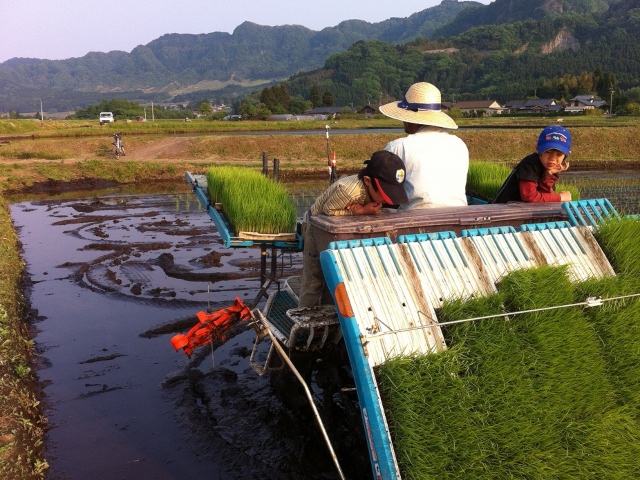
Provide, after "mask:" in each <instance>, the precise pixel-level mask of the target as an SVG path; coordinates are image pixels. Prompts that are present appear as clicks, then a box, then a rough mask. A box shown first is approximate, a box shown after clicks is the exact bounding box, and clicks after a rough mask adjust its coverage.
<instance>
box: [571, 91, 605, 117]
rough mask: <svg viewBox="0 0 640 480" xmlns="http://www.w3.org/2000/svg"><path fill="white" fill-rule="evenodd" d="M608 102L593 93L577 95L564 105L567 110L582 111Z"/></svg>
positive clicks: (572, 111)
mask: <svg viewBox="0 0 640 480" xmlns="http://www.w3.org/2000/svg"><path fill="white" fill-rule="evenodd" d="M605 103H606V102H605V101H604V100H601V99H599V98H598V97H595V96H593V95H576V96H575V97H573V98H572V99H571V100H570V101H569V103H567V105H566V106H565V107H564V111H565V112H571V113H582V112H584V111H585V110H593V109H594V108H600V107H602V106H603V105H604V104H605Z"/></svg>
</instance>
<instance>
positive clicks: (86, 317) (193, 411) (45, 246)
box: [12, 194, 337, 480]
mask: <svg viewBox="0 0 640 480" xmlns="http://www.w3.org/2000/svg"><path fill="white" fill-rule="evenodd" d="M12 217H13V219H14V222H15V225H16V227H17V228H18V231H19V235H20V239H21V242H22V244H23V248H24V252H23V255H24V257H23V258H24V260H25V261H26V264H27V272H28V275H29V278H30V286H29V289H28V295H29V298H30V302H31V306H32V309H33V315H34V318H35V319H36V321H35V327H36V329H37V333H36V336H35V341H36V345H37V349H38V351H39V353H40V363H41V369H40V371H39V376H40V379H41V381H42V382H44V384H45V385H46V387H45V389H44V392H45V397H46V398H45V403H46V407H47V417H48V418H49V421H50V427H51V429H50V430H49V432H48V435H47V439H46V449H45V451H46V458H47V461H48V462H49V464H50V465H51V468H50V471H49V474H48V477H47V478H49V479H78V480H85V479H93V480H101V479H104V480H112V479H147V478H148V479H158V480H160V479H185V478H212V479H218V478H219V479H240V478H242V479H245V478H247V479H249V478H256V479H258V478H281V479H287V478H292V479H293V478H309V479H314V478H329V479H330V478H337V475H336V473H335V471H336V470H335V468H334V466H333V462H332V460H331V458H330V457H329V455H328V454H327V449H326V448H325V446H324V444H323V443H322V438H321V436H320V434H319V431H318V429H317V428H316V425H315V423H314V421H313V419H312V418H309V416H308V412H304V411H303V412H302V415H300V414H299V413H300V412H295V411H293V410H292V409H291V408H290V407H289V406H285V405H284V404H283V403H282V401H281V397H279V396H278V395H274V392H273V389H272V386H271V385H270V382H269V380H268V379H267V378H266V377H260V376H258V375H257V374H256V373H255V372H254V371H253V370H252V369H251V368H250V366H249V362H248V355H249V353H250V350H251V347H252V341H253V338H254V337H255V335H254V334H253V333H252V331H251V330H243V332H244V333H241V334H239V335H237V336H235V337H233V338H232V339H231V340H230V341H229V342H228V343H226V344H225V345H223V346H222V347H220V348H218V349H217V350H216V351H215V354H214V355H211V352H210V351H207V350H206V349H205V351H204V353H201V354H200V355H194V356H193V357H192V359H188V358H187V357H186V356H185V355H184V354H183V353H182V352H176V351H174V349H173V348H172V346H171V344H170V341H169V340H170V338H171V336H172V335H173V334H175V333H176V332H178V331H182V332H183V331H185V330H186V329H187V328H188V327H187V326H188V325H192V324H193V323H194V314H195V313H196V312H197V311H199V310H205V309H207V308H211V309H212V310H216V309H218V308H221V307H224V306H228V305H230V304H231V302H232V301H233V299H234V298H235V297H236V296H238V297H240V298H241V299H243V300H244V301H246V302H250V301H252V300H253V299H254V297H255V294H256V292H257V290H258V287H259V280H258V278H259V267H260V262H259V258H260V250H259V249H254V248H246V249H226V248H224V247H223V246H222V245H221V243H220V238H219V236H218V234H217V233H216V231H215V228H214V227H213V223H212V222H211V220H210V219H209V217H208V216H207V215H206V214H204V213H203V212H202V211H201V210H200V209H199V206H198V205H197V203H196V201H195V198H194V197H193V196H191V195H190V194H185V195H182V194H171V195H144V196H136V195H123V196H120V195H111V196H100V197H92V198H85V199H73V200H39V201H33V202H23V203H18V204H14V205H13V206H12ZM299 263H300V259H299V254H287V255H285V256H282V257H280V258H279V259H278V265H279V267H280V269H281V272H280V273H281V274H282V275H283V276H289V275H292V274H295V273H297V272H298V271H299ZM263 353H264V352H263ZM285 400H286V399H285ZM303 410H304V408H303Z"/></svg>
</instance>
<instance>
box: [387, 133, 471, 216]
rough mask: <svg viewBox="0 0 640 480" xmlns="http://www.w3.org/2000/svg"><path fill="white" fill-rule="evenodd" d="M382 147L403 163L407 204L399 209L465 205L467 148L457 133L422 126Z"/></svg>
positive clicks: (467, 163) (467, 165)
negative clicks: (414, 131)
mask: <svg viewBox="0 0 640 480" xmlns="http://www.w3.org/2000/svg"><path fill="white" fill-rule="evenodd" d="M385 150H388V151H390V152H393V153H395V154H396V155H398V156H399V157H400V158H401V159H402V160H403V161H404V164H405V167H406V177H405V182H404V185H405V190H406V191H407V196H408V197H409V203H408V204H405V205H402V206H401V207H400V208H402V209H410V208H430V207H443V206H460V205H466V204H467V197H466V191H465V187H466V184H467V171H468V170H469V149H468V148H467V146H466V144H465V143H464V142H463V141H462V140H461V139H460V138H459V137H457V136H455V135H452V134H450V133H448V132H447V131H446V130H444V129H441V128H438V127H430V126H425V127H422V128H421V129H420V130H418V131H417V132H416V133H414V134H411V135H408V136H406V137H402V138H398V139H396V140H393V141H391V142H389V143H388V144H387V146H386V147H385Z"/></svg>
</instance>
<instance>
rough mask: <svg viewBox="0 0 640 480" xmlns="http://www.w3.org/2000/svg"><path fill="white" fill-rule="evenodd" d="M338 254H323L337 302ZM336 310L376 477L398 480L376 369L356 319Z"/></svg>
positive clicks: (339, 276)
mask: <svg viewBox="0 0 640 480" xmlns="http://www.w3.org/2000/svg"><path fill="white" fill-rule="evenodd" d="M335 253H336V251H332V250H324V251H323V252H321V253H320V264H321V265H322V271H323V272H324V275H325V279H326V281H327V286H328V287H329V291H331V292H332V295H334V300H335V292H336V288H337V287H338V285H339V284H341V283H343V282H344V279H343V277H342V273H341V272H340V270H339V268H338V262H337V261H336V258H335ZM337 310H338V319H339V320H340V327H341V329H342V334H343V337H344V342H345V346H346V348H347V353H348V355H349V362H350V363H351V369H352V371H353V379H354V381H355V384H356V391H357V393H358V400H359V402H360V412H361V416H362V422H363V424H364V431H365V437H366V440H367V446H368V447H369V459H370V460H371V465H372V468H373V473H374V477H375V478H380V479H385V480H393V479H399V478H400V473H399V470H398V466H397V464H396V460H395V456H394V453H393V447H392V442H391V436H390V434H389V430H388V428H387V424H386V420H385V417H384V410H383V408H382V401H381V399H380V396H379V395H378V387H377V384H376V380H375V375H374V373H373V369H372V368H371V365H370V364H369V362H368V361H367V356H366V353H365V350H364V347H365V346H364V345H363V343H362V340H361V335H360V329H359V327H358V323H357V322H356V319H355V318H354V317H346V316H344V314H345V312H340V309H339V308H338V309H337Z"/></svg>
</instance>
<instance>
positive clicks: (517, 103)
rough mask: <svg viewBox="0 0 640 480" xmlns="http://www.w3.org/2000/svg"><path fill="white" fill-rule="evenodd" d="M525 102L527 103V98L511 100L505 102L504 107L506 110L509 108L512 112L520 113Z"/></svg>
mask: <svg viewBox="0 0 640 480" xmlns="http://www.w3.org/2000/svg"><path fill="white" fill-rule="evenodd" d="M525 103H527V101H526V100H509V101H508V102H507V103H505V104H504V108H505V110H509V112H510V113H518V110H519V109H520V107H522V106H523V105H524V104H525Z"/></svg>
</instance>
